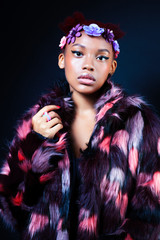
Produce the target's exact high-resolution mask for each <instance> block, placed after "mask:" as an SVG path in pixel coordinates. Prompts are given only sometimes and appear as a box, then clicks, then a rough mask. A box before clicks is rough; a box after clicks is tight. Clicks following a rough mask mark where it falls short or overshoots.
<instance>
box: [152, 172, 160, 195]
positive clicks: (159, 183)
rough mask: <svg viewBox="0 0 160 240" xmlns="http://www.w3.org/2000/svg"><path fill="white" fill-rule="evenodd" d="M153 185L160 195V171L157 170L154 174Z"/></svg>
mask: <svg viewBox="0 0 160 240" xmlns="http://www.w3.org/2000/svg"><path fill="white" fill-rule="evenodd" d="M153 185H154V189H155V192H156V195H158V196H160V172H155V173H154V175H153Z"/></svg>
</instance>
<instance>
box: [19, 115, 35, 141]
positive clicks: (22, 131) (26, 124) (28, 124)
mask: <svg viewBox="0 0 160 240" xmlns="http://www.w3.org/2000/svg"><path fill="white" fill-rule="evenodd" d="M31 128H32V120H31V119H29V120H28V121H26V120H24V121H23V124H22V125H21V126H19V127H18V129H17V133H18V137H19V138H20V139H24V138H26V136H27V135H28V133H29V132H30V131H31Z"/></svg>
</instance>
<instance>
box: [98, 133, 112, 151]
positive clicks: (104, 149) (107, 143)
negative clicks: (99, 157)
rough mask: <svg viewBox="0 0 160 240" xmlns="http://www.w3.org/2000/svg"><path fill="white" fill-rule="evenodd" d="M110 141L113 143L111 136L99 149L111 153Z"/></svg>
mask: <svg viewBox="0 0 160 240" xmlns="http://www.w3.org/2000/svg"><path fill="white" fill-rule="evenodd" d="M110 141H111V137H110V136H107V137H106V138H105V139H104V140H103V141H102V142H101V143H100V144H99V148H100V149H101V150H102V151H104V152H107V153H109V149H110Z"/></svg>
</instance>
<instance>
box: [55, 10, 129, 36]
mask: <svg viewBox="0 0 160 240" xmlns="http://www.w3.org/2000/svg"><path fill="white" fill-rule="evenodd" d="M93 22H94V23H95V24H97V25H98V26H99V27H101V28H106V29H110V30H113V33H114V36H115V40H118V39H119V38H122V37H123V36H124V32H123V31H122V30H121V29H120V27H119V25H117V24H113V23H102V22H99V21H96V20H93V19H91V20H87V19H85V17H84V15H83V14H82V13H81V12H74V13H73V15H72V16H68V17H67V18H66V19H65V20H64V22H62V23H60V24H59V27H60V29H61V30H62V31H63V32H64V33H65V35H68V33H69V31H70V30H71V29H72V28H73V27H75V26H76V25H77V24H78V23H80V24H81V25H82V24H85V25H89V24H91V23H93Z"/></svg>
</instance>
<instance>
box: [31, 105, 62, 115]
mask: <svg viewBox="0 0 160 240" xmlns="http://www.w3.org/2000/svg"><path fill="white" fill-rule="evenodd" d="M59 108H60V107H59V106H56V105H47V106H45V107H43V108H42V109H40V110H39V111H38V112H37V113H36V114H35V116H36V117H42V116H43V114H44V113H45V112H50V111H53V110H57V109H59Z"/></svg>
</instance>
